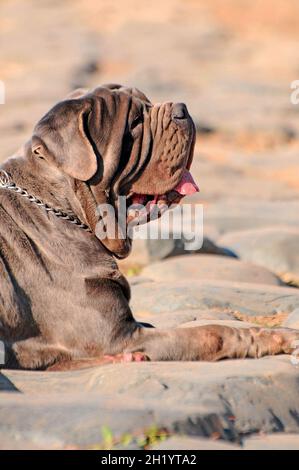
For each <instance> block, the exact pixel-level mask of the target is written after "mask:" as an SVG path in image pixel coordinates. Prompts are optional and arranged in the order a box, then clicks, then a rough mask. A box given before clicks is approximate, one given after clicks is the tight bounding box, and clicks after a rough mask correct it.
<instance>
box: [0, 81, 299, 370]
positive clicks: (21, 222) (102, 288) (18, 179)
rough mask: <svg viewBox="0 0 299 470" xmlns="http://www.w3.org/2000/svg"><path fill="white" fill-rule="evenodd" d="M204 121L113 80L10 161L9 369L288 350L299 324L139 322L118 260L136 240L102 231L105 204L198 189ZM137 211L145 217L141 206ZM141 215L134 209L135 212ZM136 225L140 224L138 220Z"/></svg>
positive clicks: (0, 309)
mask: <svg viewBox="0 0 299 470" xmlns="http://www.w3.org/2000/svg"><path fill="white" fill-rule="evenodd" d="M194 140H195V130H194V124H193V122H192V119H191V117H190V116H189V114H188V111H187V109H186V107H185V106H184V105H183V104H181V103H176V104H173V103H169V102H167V103H163V104H157V105H152V104H151V103H150V101H149V100H148V99H147V98H146V96H145V95H143V94H142V93H141V92H139V91H138V90H136V89H129V88H124V87H121V86H119V85H106V86H103V87H99V88H96V89H95V90H94V91H92V92H86V93H84V92H81V93H77V95H76V94H75V95H73V96H71V97H69V98H67V99H65V100H63V101H61V102H60V103H58V104H57V105H56V106H54V107H53V108H52V109H51V110H50V111H49V112H48V113H47V114H46V115H45V116H44V117H43V118H42V119H41V120H40V121H39V122H38V124H37V125H36V127H35V129H34V132H33V135H32V138H31V140H30V142H28V143H27V144H26V146H25V148H24V152H23V154H22V155H20V156H18V155H17V156H14V157H12V158H10V159H8V160H7V161H6V162H5V163H4V164H3V165H2V166H1V173H0V179H1V182H2V187H1V188H0V221H1V225H0V275H1V278H0V340H1V341H2V342H3V343H4V345H5V365H4V367H11V368H26V369H50V370H51V369H56V370H63V369H68V368H75V367H85V366H92V365H96V364H102V363H105V362H107V361H112V362H114V361H130V360H133V361H134V360H135V361H138V360H146V359H149V360H153V361H161V360H164V361H167V360H172V361H173V360H177V361H178V360H213V361H214V360H218V359H223V358H243V357H259V356H262V355H266V354H278V353H290V352H291V351H292V343H293V341H294V340H295V339H299V332H298V331H294V330H288V329H273V330H271V329H263V328H248V329H247V328H244V329H236V328H230V327H227V326H218V325H208V326H199V327H194V328H182V329H169V330H160V331H159V330H156V329H155V328H146V327H144V325H142V324H140V323H138V322H137V321H136V320H135V319H134V317H133V315H132V312H131V310H130V307H129V299H130V289H129V285H128V283H127V281H126V280H125V278H124V277H123V276H122V275H121V273H120V271H119V270H118V267H117V264H116V262H115V259H114V258H115V257H119V258H123V257H126V256H127V255H128V254H129V251H130V244H131V242H130V238H129V237H122V236H118V237H117V238H113V237H109V236H108V232H107V236H106V237H105V236H104V237H100V238H101V239H100V240H99V238H97V236H96V227H97V223H98V222H99V217H100V215H99V212H98V210H97V207H98V206H99V205H101V204H106V203H109V204H111V205H112V206H113V207H114V209H115V222H116V226H117V224H118V210H119V207H118V204H119V203H118V196H119V195H122V196H126V201H127V204H128V206H129V205H130V204H132V203H134V202H138V203H142V204H143V205H144V206H145V211H146V214H147V215H146V218H147V217H148V216H149V214H150V213H151V211H152V207H153V206H155V205H158V206H159V205H161V204H162V205H164V207H165V205H170V204H171V203H172V202H174V201H175V202H178V201H179V200H180V199H181V198H182V197H183V196H184V195H186V194H189V193H192V192H194V191H197V187H196V184H195V183H194V181H193V179H192V176H191V174H190V173H189V168H190V165H191V161H192V156H193V147H194ZM135 214H136V218H137V219H138V217H143V218H144V212H143V215H142V213H141V212H138V211H136V212H135ZM132 218H133V220H134V212H133V216H132V211H131V212H130V220H131V221H132ZM137 221H138V220H137Z"/></svg>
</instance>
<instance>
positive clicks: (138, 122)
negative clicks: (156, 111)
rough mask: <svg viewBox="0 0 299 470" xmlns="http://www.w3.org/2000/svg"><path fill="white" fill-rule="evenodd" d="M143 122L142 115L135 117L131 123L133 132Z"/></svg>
mask: <svg viewBox="0 0 299 470" xmlns="http://www.w3.org/2000/svg"><path fill="white" fill-rule="evenodd" d="M141 122H142V115H141V114H138V115H137V116H135V117H134V119H133V121H132V123H131V130H132V129H134V128H135V127H136V126H138V124H140V123H141Z"/></svg>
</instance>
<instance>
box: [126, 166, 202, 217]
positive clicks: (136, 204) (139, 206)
mask: <svg viewBox="0 0 299 470" xmlns="http://www.w3.org/2000/svg"><path fill="white" fill-rule="evenodd" d="M197 192H199V188H198V186H197V184H196V183H195V181H194V179H193V177H192V175H191V173H190V171H189V170H187V169H185V170H184V172H183V175H182V178H181V180H180V182H179V183H178V185H177V186H176V187H175V188H174V189H172V190H171V191H168V192H167V193H165V194H154V195H147V194H137V193H133V194H130V195H129V196H128V198H127V223H128V224H131V225H141V224H145V223H147V222H150V221H151V220H155V219H158V218H159V217H161V215H162V214H163V213H164V212H165V211H166V210H167V209H168V208H169V207H170V206H171V205H172V204H178V203H179V202H180V201H181V199H182V198H183V197H185V196H189V195H191V194H194V193H197Z"/></svg>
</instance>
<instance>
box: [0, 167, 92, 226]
mask: <svg viewBox="0 0 299 470" xmlns="http://www.w3.org/2000/svg"><path fill="white" fill-rule="evenodd" d="M0 188H5V189H9V190H10V191H14V192H15V193H18V194H20V196H23V197H25V198H27V199H29V201H30V202H33V203H34V204H37V205H38V206H40V207H43V208H44V209H45V210H46V211H47V212H52V213H53V214H54V215H56V217H58V218H60V219H63V220H67V221H68V222H70V223H71V224H73V225H76V226H77V227H78V228H81V229H83V230H85V231H86V232H91V230H90V228H89V227H88V226H87V225H86V224H84V223H83V222H81V220H80V219H78V217H76V216H75V214H73V213H72V212H68V213H66V212H63V211H61V210H60V209H54V208H53V207H50V206H49V205H48V204H45V203H44V202H43V201H41V200H40V199H38V198H37V197H35V196H32V195H31V194H29V193H28V191H27V190H26V189H23V188H20V187H19V186H17V185H16V184H15V183H14V182H13V181H12V180H11V178H10V176H9V175H8V173H6V171H4V170H0Z"/></svg>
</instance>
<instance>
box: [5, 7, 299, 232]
mask: <svg viewBox="0 0 299 470" xmlns="http://www.w3.org/2000/svg"><path fill="white" fill-rule="evenodd" d="M298 38H299V7H298V2H297V0H271V1H270V0H209V1H204V0H184V1H182V0H163V1H161V0H153V1H151V2H147V1H145V0H124V1H121V2H120V1H116V0H84V1H83V0H81V1H79V0H70V1H68V0H63V1H62V0H59V1H58V0H41V1H38V0H26V1H25V0H23V1H22V0H0V79H1V80H2V81H4V83H5V86H6V103H5V104H4V105H1V106H0V132H1V140H0V150H1V152H0V161H1V160H4V159H5V158H7V157H8V156H9V155H11V154H12V153H13V152H15V150H16V149H18V147H19V146H20V145H21V144H22V143H23V142H24V141H25V140H26V139H27V138H28V137H29V136H30V134H31V131H32V128H33V126H34V124H35V123H36V121H37V120H38V119H39V118H40V117H41V116H42V115H43V114H44V113H45V112H46V111H47V110H48V109H49V108H50V107H51V106H53V104H55V102H57V101H58V100H60V99H61V98H63V97H64V96H65V95H66V94H67V93H69V91H71V90H73V89H75V88H77V87H94V86H96V85H98V84H103V83H107V82H116V83H117V82H118V83H122V84H127V85H131V86H136V87H138V88H140V89H141V90H142V91H143V92H145V93H146V94H147V95H148V96H149V98H150V99H151V100H152V101H153V102H155V101H161V100H172V101H185V102H186V104H187V105H188V107H189V110H190V112H191V115H192V116H193V118H194V121H195V124H196V128H197V133H198V139H197V145H196V151H195V159H194V165H193V173H194V176H195V177H196V179H197V182H198V184H199V186H200V188H201V193H200V194H199V195H195V196H193V199H192V201H193V202H195V203H197V202H201V203H204V204H205V207H206V208H211V209H208V210H206V218H205V221H206V223H205V230H206V234H209V235H211V236H212V238H213V239H216V238H217V236H218V235H219V233H220V234H221V233H223V232H225V231H226V229H227V226H229V227H230V229H244V228H249V227H251V226H252V225H254V226H255V225H256V224H258V225H267V224H268V225H269V224H270V225H271V224H272V223H273V220H275V221H276V223H277V217H278V215H277V214H280V216H281V217H282V219H283V223H285V222H286V220H285V219H287V222H288V224H291V225H292V224H293V221H292V217H293V215H294V214H295V219H298V217H297V214H298V212H297V206H296V207H295V206H291V205H290V203H293V202H294V201H296V200H298V194H299V176H298V175H299V158H298V133H299V104H298V105H294V104H291V101H290V96H291V92H292V90H291V82H292V81H293V80H296V79H298V78H299V46H298ZM275 203H276V205H275ZM277 203H279V204H280V205H277ZM286 207H287V208H288V210H287V211H286V210H285V208H286ZM290 207H293V209H294V210H293V211H291V212H290ZM224 212H226V214H227V213H228V212H229V214H230V219H228V220H227V222H223V221H222V222H221V221H220V222H219V220H220V219H219V218H221V217H223V213H224ZM269 214H270V215H269ZM241 216H242V217H241ZM215 218H217V221H218V222H217V223H216V224H215V223H214V221H215ZM240 218H242V221H241V222H240ZM237 219H238V221H237V222H236V220H237ZM268 219H269V220H268ZM294 223H295V221H294Z"/></svg>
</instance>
